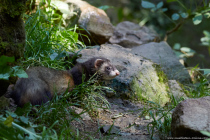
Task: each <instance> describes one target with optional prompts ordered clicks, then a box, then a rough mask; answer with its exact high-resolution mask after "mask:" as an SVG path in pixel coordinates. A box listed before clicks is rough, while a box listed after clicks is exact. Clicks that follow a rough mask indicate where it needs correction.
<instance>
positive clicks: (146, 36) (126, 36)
mask: <svg viewBox="0 0 210 140" xmlns="http://www.w3.org/2000/svg"><path fill="white" fill-rule="evenodd" d="M157 41H159V37H158V35H157V34H156V33H155V31H153V30H151V29H149V28H147V27H146V26H139V25H138V24H135V23H132V22H129V21H124V22H121V23H119V24H118V25H117V26H116V28H115V31H114V34H113V36H112V37H111V38H110V39H109V42H110V43H112V44H119V45H121V46H123V47H125V48H132V47H135V46H139V45H142V44H145V43H148V42H157Z"/></svg>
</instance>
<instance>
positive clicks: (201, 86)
mask: <svg viewBox="0 0 210 140" xmlns="http://www.w3.org/2000/svg"><path fill="white" fill-rule="evenodd" d="M199 81H200V82H197V83H195V84H193V85H191V87H189V86H188V87H187V89H189V92H188V93H189V95H188V96H189V98H201V97H205V96H209V93H210V88H209V81H208V80H207V78H206V76H205V75H202V76H201V77H200V79H199ZM170 99H171V101H170V103H168V104H167V105H165V106H164V107H161V106H160V105H159V104H156V103H154V102H151V101H148V103H147V105H145V108H144V109H143V111H142V114H141V115H143V116H148V117H149V118H150V119H151V120H152V121H151V122H150V123H149V124H148V125H147V130H148V132H149V134H150V136H151V139H153V137H154V134H155V133H158V134H159V136H160V137H161V139H166V138H167V137H171V121H172V112H173V110H174V109H175V107H176V106H177V105H178V104H179V103H180V102H181V101H183V100H185V98H183V97H180V98H179V99H177V98H175V97H174V96H173V95H171V96H170Z"/></svg>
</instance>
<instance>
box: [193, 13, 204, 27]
mask: <svg viewBox="0 0 210 140" xmlns="http://www.w3.org/2000/svg"><path fill="white" fill-rule="evenodd" d="M202 19H203V15H202V14H196V15H195V17H194V18H193V19H192V20H193V23H194V25H198V24H199V23H201V21H202Z"/></svg>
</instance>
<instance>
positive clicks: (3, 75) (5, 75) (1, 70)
mask: <svg viewBox="0 0 210 140" xmlns="http://www.w3.org/2000/svg"><path fill="white" fill-rule="evenodd" d="M12 72H13V70H12V68H10V66H7V65H5V66H0V79H4V80H9V77H10V75H11V74H12Z"/></svg>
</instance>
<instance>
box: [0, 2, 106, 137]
mask: <svg viewBox="0 0 210 140" xmlns="http://www.w3.org/2000/svg"><path fill="white" fill-rule="evenodd" d="M45 3H46V5H41V4H42V3H41V4H40V5H39V6H38V7H37V9H36V11H34V12H31V13H30V14H29V15H27V14H25V15H24V16H23V18H24V19H25V30H26V47H25V52H24V58H22V59H21V60H19V65H21V66H23V67H24V68H29V67H31V66H45V67H50V68H54V69H60V70H65V69H66V68H71V67H72V66H73V64H71V61H69V60H68V61H67V62H66V61H65V57H66V56H68V52H74V51H75V50H78V49H83V48H86V46H85V45H84V44H83V43H82V42H80V41H79V40H78V36H79V35H78V33H76V30H77V29H78V27H77V26H76V25H75V26H74V27H71V28H65V27H63V26H62V22H63V19H62V16H59V15H58V14H56V13H57V9H56V8H55V7H52V6H50V1H45ZM104 88H106V87H102V86H100V85H98V84H97V83H96V81H95V80H94V79H90V80H89V81H87V82H83V83H82V84H81V85H79V86H77V87H75V88H74V90H73V91H72V92H65V93H63V95H60V96H58V95H56V96H55V97H54V98H53V100H52V101H50V102H48V103H46V104H44V105H42V106H39V107H37V108H35V109H34V107H32V106H31V105H30V104H27V105H25V106H24V108H17V109H16V111H15V112H12V111H6V112H5V111H3V110H0V114H2V115H1V116H0V120H1V122H2V123H0V139H35V138H38V139H81V137H84V136H82V134H81V133H80V132H79V131H78V130H77V129H76V128H74V127H73V126H71V122H72V121H79V122H80V121H81V117H80V115H81V114H83V113H85V112H88V113H89V114H90V115H92V116H94V115H95V114H96V111H97V109H98V108H109V103H108V102H107V100H106V99H105V98H104V96H103V95H102V94H103V91H102V90H103V89H104ZM71 106H76V107H80V108H83V111H82V112H81V113H80V114H77V113H75V111H74V110H73V109H71ZM31 110H36V111H35V112H31Z"/></svg>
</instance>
